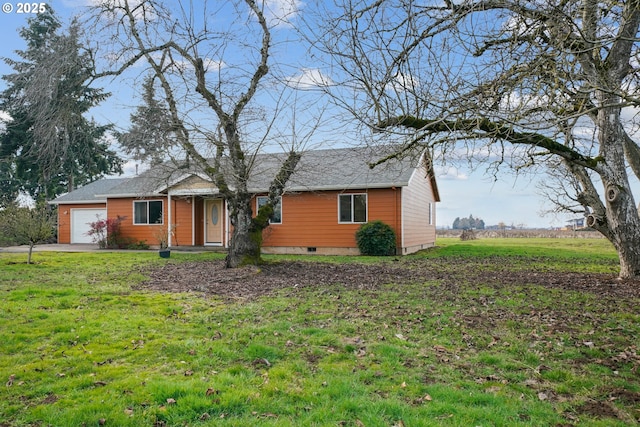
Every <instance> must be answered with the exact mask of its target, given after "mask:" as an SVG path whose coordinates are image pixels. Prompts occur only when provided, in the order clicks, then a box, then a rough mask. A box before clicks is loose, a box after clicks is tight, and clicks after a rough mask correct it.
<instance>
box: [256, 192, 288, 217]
mask: <svg viewBox="0 0 640 427" xmlns="http://www.w3.org/2000/svg"><path fill="white" fill-rule="evenodd" d="M268 200H269V198H268V197H267V196H258V197H256V204H257V209H256V213H257V212H258V211H259V210H260V208H261V207H263V206H264V205H266V204H267V201H268ZM269 224H282V198H280V199H279V200H278V203H276V205H275V206H274V207H273V215H272V216H271V219H270V220H269Z"/></svg>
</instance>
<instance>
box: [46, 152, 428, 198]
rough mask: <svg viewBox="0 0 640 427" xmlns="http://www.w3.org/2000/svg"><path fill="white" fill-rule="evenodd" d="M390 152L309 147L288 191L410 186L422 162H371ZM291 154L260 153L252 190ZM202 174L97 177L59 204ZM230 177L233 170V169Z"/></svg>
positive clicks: (264, 186) (145, 192)
mask: <svg viewBox="0 0 640 427" xmlns="http://www.w3.org/2000/svg"><path fill="white" fill-rule="evenodd" d="M390 153H391V152H390V151H388V150H386V151H385V149H384V147H375V148H369V147H360V148H338V149H324V150H311V151H305V152H303V153H302V156H301V159H300V161H299V162H298V165H297V167H296V170H295V172H294V173H293V175H292V176H291V177H290V179H289V181H288V183H287V185H286V190H287V191H314V190H315V191H320V190H348V189H362V188H384V187H392V186H396V187H401V186H405V185H407V184H408V183H409V179H410V178H411V175H412V174H413V172H414V170H415V168H416V167H417V165H418V160H417V159H415V158H409V157H407V158H402V159H391V160H389V161H387V162H385V163H383V164H381V165H378V166H376V167H375V168H370V167H369V164H370V163H371V162H375V161H377V160H379V159H381V158H384V157H385V156H386V155H388V154H390ZM286 156H287V154H286V153H276V154H258V155H257V156H256V158H255V161H254V163H253V169H252V173H251V177H250V179H249V182H248V187H249V190H250V191H251V192H265V191H267V190H268V189H269V184H270V183H271V180H272V179H273V177H274V176H276V174H277V173H278V171H279V169H280V166H281V165H282V163H283V162H284V160H285V159H286ZM197 173H198V170H197V168H194V167H187V168H185V167H182V168H176V167H169V166H168V165H161V166H156V167H154V168H152V169H150V170H148V171H145V172H144V173H142V174H141V175H139V176H136V177H132V178H115V179H103V180H100V181H96V182H93V183H91V184H88V185H86V186H84V187H82V188H79V189H77V190H75V191H73V192H71V193H69V194H66V195H64V196H60V197H58V198H57V199H55V200H54V201H53V203H72V202H81V203H88V201H89V200H91V201H104V200H106V197H108V196H109V197H138V196H149V195H153V194H158V192H164V191H165V190H166V189H167V188H170V187H171V185H174V184H176V183H177V182H179V180H180V178H185V177H187V176H190V175H193V174H197ZM200 175H201V176H204V175H203V174H200ZM228 176H231V175H230V174H228ZM229 181H230V182H229V185H230V186H231V187H233V182H232V180H229ZM213 189H214V187H213V184H212V190H213ZM96 196H98V197H96Z"/></svg>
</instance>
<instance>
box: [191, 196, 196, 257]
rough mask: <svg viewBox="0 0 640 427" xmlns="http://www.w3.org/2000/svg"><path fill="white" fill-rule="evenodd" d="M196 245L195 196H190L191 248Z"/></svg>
mask: <svg viewBox="0 0 640 427" xmlns="http://www.w3.org/2000/svg"><path fill="white" fill-rule="evenodd" d="M195 245H196V196H191V246H195Z"/></svg>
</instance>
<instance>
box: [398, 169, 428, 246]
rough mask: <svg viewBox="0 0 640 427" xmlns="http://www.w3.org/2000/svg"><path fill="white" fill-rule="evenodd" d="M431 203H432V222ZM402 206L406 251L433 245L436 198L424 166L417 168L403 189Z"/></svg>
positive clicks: (403, 244)
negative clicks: (430, 221) (430, 215)
mask: <svg viewBox="0 0 640 427" xmlns="http://www.w3.org/2000/svg"><path fill="white" fill-rule="evenodd" d="M429 203H431V204H432V207H431V208H432V223H431V224H429ZM402 207H403V212H402V220H403V236H404V239H403V243H402V246H403V251H404V253H410V252H415V251H417V250H419V249H422V248H425V247H430V246H433V245H434V244H435V240H436V226H435V224H436V217H435V212H436V210H435V198H434V192H433V189H432V188H431V180H430V178H429V177H428V176H427V173H426V171H425V169H424V168H422V167H421V168H416V170H415V172H414V174H413V176H412V177H411V179H410V180H409V185H407V186H406V187H404V188H403V189H402Z"/></svg>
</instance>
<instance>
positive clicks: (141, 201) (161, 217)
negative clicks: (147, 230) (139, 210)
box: [131, 199, 164, 225]
mask: <svg viewBox="0 0 640 427" xmlns="http://www.w3.org/2000/svg"><path fill="white" fill-rule="evenodd" d="M149 202H160V203H162V215H161V216H160V219H161V220H162V222H148V221H149ZM136 203H146V204H147V222H136ZM131 209H132V210H133V215H132V218H133V220H132V221H131V222H132V223H133V225H164V200H162V199H151V200H134V201H133V204H132V205H131Z"/></svg>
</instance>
